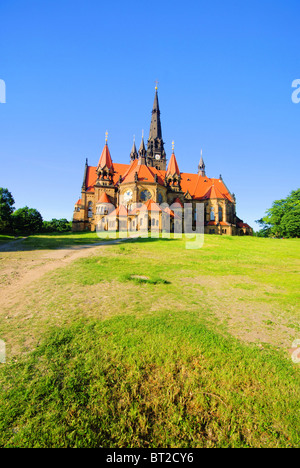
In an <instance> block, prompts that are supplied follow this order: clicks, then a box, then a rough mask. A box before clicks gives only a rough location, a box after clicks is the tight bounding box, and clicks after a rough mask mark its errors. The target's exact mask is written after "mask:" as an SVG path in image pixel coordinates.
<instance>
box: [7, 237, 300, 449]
mask: <svg viewBox="0 0 300 468" xmlns="http://www.w3.org/2000/svg"><path fill="white" fill-rule="evenodd" d="M51 239H52V240H51ZM51 239H50V241H49V238H48V240H45V238H43V237H41V238H39V237H35V238H31V239H28V240H27V241H26V242H25V244H24V249H23V250H24V251H17V252H5V253H0V265H1V267H2V271H3V272H5V271H6V274H5V276H4V273H3V278H4V279H5V280H4V279H3V284H4V287H7V288H9V287H12V286H13V284H11V283H12V282H13V279H11V278H14V276H13V272H12V271H11V270H9V269H8V266H9V265H10V267H11V265H16V268H17V266H18V268H22V266H23V267H24V268H25V266H26V268H30V262H33V265H35V266H37V267H38V266H39V265H40V264H41V263H42V262H43V261H45V259H44V256H45V253H44V252H43V245H44V248H46V249H51V248H55V247H57V246H60V247H64V246H65V247H66V246H68V247H69V248H70V247H72V245H73V243H74V245H80V243H82V241H80V235H74V236H73V237H72V236H71V237H69V238H68V240H67V241H66V243H64V241H63V238H62V237H59V236H57V237H55V236H51ZM76 239H77V240H76ZM81 239H82V238H81ZM85 240H88V241H89V242H95V241H96V237H93V235H89V236H87V237H85ZM98 241H99V239H98ZM43 243H44V244H43ZM185 247H186V244H185V242H184V240H180V239H179V240H164V239H161V240H154V239H149V240H145V239H140V240H136V241H133V242H131V241H129V242H128V243H126V244H122V245H105V246H102V247H95V248H93V249H92V250H91V251H90V252H89V254H88V255H86V256H85V257H84V258H78V259H77V260H74V261H72V262H70V263H68V264H67V265H63V263H62V265H61V267H60V268H56V269H55V270H53V271H49V272H48V273H46V274H45V275H44V276H43V277H42V278H40V279H39V280H37V281H35V282H33V283H32V284H30V285H28V286H27V287H26V288H25V289H24V290H22V289H21V290H20V291H18V295H17V296H16V297H15V298H14V299H15V301H14V306H13V307H12V306H11V305H9V302H7V303H6V304H5V306H4V307H3V308H2V311H1V314H0V330H1V331H0V339H3V340H4V341H5V342H6V345H7V363H6V364H2V365H0V366H1V367H0V384H1V393H0V447H99V446H102V447H155V448H157V447H191V448H196V447H297V446H299V445H300V437H299V423H300V412H299V398H300V367H299V364H298V365H297V364H294V363H293V362H292V360H291V357H290V354H289V348H291V346H292V343H293V341H294V340H295V339H300V310H299V290H300V284H299V283H300V281H299V277H300V275H299V270H300V268H299V266H300V255H299V254H300V243H299V240H298V239H294V240H277V239H261V238H235V237H218V236H206V237H205V242H204V246H203V248H202V249H199V250H187V249H186V248H185ZM49 258H50V260H47V261H49V262H51V256H50V257H49ZM11 268H12V267H11ZM31 268H33V267H31ZM10 275H11V277H10ZM0 278H1V276H0Z"/></svg>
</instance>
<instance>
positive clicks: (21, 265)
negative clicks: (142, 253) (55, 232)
mask: <svg viewBox="0 0 300 468" xmlns="http://www.w3.org/2000/svg"><path fill="white" fill-rule="evenodd" d="M128 240H130V239H116V240H112V241H105V242H99V243H97V244H93V245H85V246H76V247H72V248H71V249H67V248H66V249H57V250H44V251H39V252H37V253H36V258H35V259H34V260H33V259H32V252H30V253H31V255H28V252H25V251H20V242H21V241H22V239H21V240H18V241H15V242H14V243H13V244H14V245H16V243H18V245H16V250H18V256H17V257H15V258H11V257H10V258H9V261H7V262H6V265H4V267H2V268H1V275H2V277H1V295H0V297H1V299H0V310H1V309H2V310H3V309H6V310H7V309H8V308H10V307H12V306H13V305H14V304H16V303H17V302H19V301H20V300H21V298H22V297H23V295H24V291H25V290H26V288H27V287H28V286H29V285H30V284H31V283H33V282H34V281H38V280H40V279H41V278H42V277H43V276H44V275H45V274H46V273H48V272H50V271H53V270H56V269H57V268H61V267H64V266H66V265H69V264H70V263H72V262H74V261H75V260H77V259H79V258H84V257H87V256H89V255H92V254H95V253H97V251H99V250H100V249H103V248H104V247H105V246H108V245H113V244H119V243H121V242H124V241H128ZM14 245H12V244H11V243H10V245H9V244H6V245H5V246H2V247H1V249H0V252H5V253H8V252H14V250H15V249H14ZM22 254H24V255H26V254H27V255H26V256H23V257H22ZM4 255H5V254H4ZM20 255H21V257H20ZM4 260H5V258H4ZM13 262H15V266H14V267H12V264H13ZM3 278H7V281H6V284H5V281H4V279H3Z"/></svg>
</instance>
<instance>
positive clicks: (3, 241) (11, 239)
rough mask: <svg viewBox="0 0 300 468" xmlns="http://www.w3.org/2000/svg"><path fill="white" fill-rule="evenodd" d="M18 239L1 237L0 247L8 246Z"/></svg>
mask: <svg viewBox="0 0 300 468" xmlns="http://www.w3.org/2000/svg"><path fill="white" fill-rule="evenodd" d="M17 239H18V237H14V236H4V235H0V247H1V246H2V245H4V244H8V243H9V242H12V241H14V240H17Z"/></svg>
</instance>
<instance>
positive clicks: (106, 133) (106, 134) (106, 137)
mask: <svg viewBox="0 0 300 468" xmlns="http://www.w3.org/2000/svg"><path fill="white" fill-rule="evenodd" d="M107 140H108V132H105V143H106V144H107Z"/></svg>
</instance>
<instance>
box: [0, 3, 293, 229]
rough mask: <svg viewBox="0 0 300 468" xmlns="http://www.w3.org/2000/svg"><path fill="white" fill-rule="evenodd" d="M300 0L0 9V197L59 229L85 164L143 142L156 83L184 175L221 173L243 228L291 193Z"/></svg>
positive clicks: (117, 156) (166, 130)
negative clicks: (56, 221)
mask: <svg viewBox="0 0 300 468" xmlns="http://www.w3.org/2000/svg"><path fill="white" fill-rule="evenodd" d="M299 19H300V2H299V0H298V1H296V0H286V1H283V0H282V1H276V0H273V1H269V0H260V1H257V0H251V1H249V0H243V1H242V0H239V1H237V0H236V1H233V0H222V1H221V0H216V1H210V2H208V1H202V0H197V1H190V0H187V1H185V2H174V1H172V2H171V1H161V2H153V1H152V2H149V1H143V2H140V1H139V2H138V1H130V0H129V1H126V2H124V1H118V0H116V1H114V2H102V1H100V0H97V1H96V0H86V1H84V2H83V1H77V0H60V1H58V0H51V1H49V0H43V1H42V2H41V1H40V0H1V3H0V20H1V27H0V79H2V80H4V81H5V83H6V104H0V161H1V166H0V167H1V170H0V186H1V187H7V188H8V189H9V190H10V191H11V192H12V193H13V196H14V198H15V201H16V207H17V208H19V207H21V206H25V205H28V206H30V207H33V208H36V209H38V210H39V211H40V212H41V214H42V216H43V217H44V219H51V218H53V217H56V218H61V217H67V218H69V219H71V217H72V213H73V208H74V203H75V202H76V201H77V199H78V198H79V197H80V188H81V184H82V178H83V170H84V162H85V158H88V159H89V163H90V165H96V164H97V162H98V160H99V157H100V154H101V151H102V148H103V145H104V142H105V132H106V130H107V131H108V132H109V137H108V140H109V148H110V151H111V155H112V158H113V160H114V161H115V162H121V163H128V161H129V154H130V150H131V147H132V139H133V135H136V140H137V144H138V145H139V143H140V138H141V134H142V130H143V129H144V130H145V137H146V138H147V137H148V132H149V128H150V118H151V109H152V104H153V98H154V87H155V83H154V82H155V80H156V79H157V80H158V81H159V100H160V108H161V119H162V130H163V138H164V140H165V143H166V144H165V148H166V151H167V156H169V157H170V154H171V148H172V140H174V141H175V153H176V156H177V160H178V164H179V168H180V170H181V171H182V172H196V170H197V165H198V162H199V159H200V151H201V148H203V156H204V161H205V164H206V170H207V175H208V176H209V177H218V176H219V174H222V176H223V179H224V181H225V182H226V184H227V186H228V187H229V189H230V190H231V191H232V192H234V193H235V194H236V197H237V212H238V215H239V216H240V217H241V218H242V219H244V221H247V222H248V223H249V224H251V225H252V226H253V227H254V228H255V229H257V225H255V224H254V220H256V219H258V218H260V217H262V216H263V215H264V213H265V211H266V210H267V209H268V208H269V207H270V206H271V204H272V202H273V201H274V200H275V199H280V198H284V197H286V196H287V195H288V194H289V193H290V191H291V190H295V189H297V188H299V169H300V164H299V159H300V158H299V156H300V131H299V130H300V125H299V124H300V103H299V104H294V103H293V102H292V99H291V96H292V92H293V91H294V90H293V89H292V82H293V81H294V80H296V79H300V47H299V44H300V29H299Z"/></svg>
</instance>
